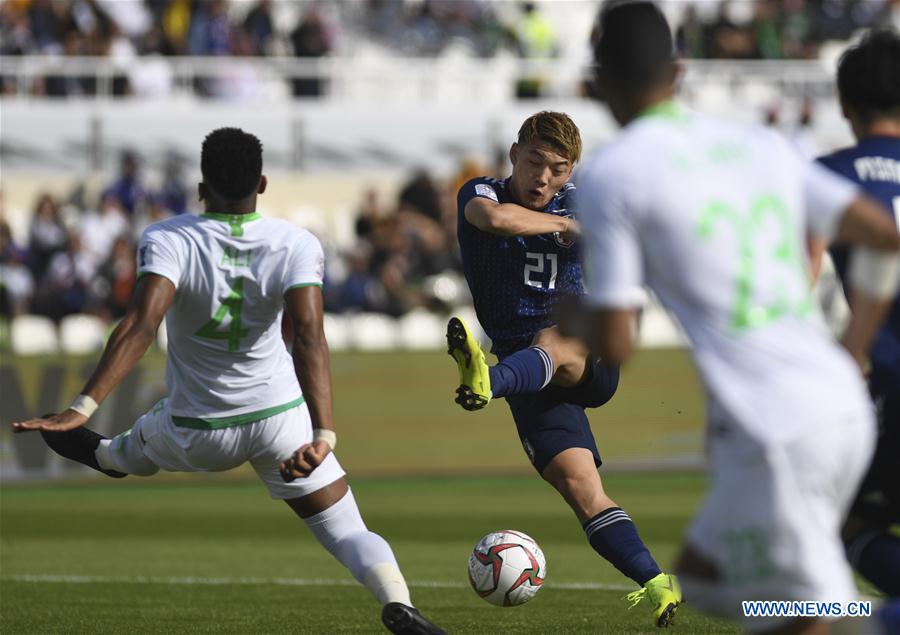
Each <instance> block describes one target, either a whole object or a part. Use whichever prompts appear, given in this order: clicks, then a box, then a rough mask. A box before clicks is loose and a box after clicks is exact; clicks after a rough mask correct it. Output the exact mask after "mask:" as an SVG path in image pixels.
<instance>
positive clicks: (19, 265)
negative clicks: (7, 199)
mask: <svg viewBox="0 0 900 635" xmlns="http://www.w3.org/2000/svg"><path fill="white" fill-rule="evenodd" d="M27 258H28V253H27V252H26V251H25V250H24V249H22V248H21V247H19V246H17V245H16V244H15V242H14V241H13V237H12V232H10V229H9V223H7V222H6V220H5V219H3V218H2V216H0V315H2V316H4V317H10V316H13V315H18V314H20V313H25V312H26V311H27V309H28V302H29V301H30V300H31V296H32V294H33V293H34V277H33V276H32V275H31V271H29V270H28V267H27V266H26V262H27Z"/></svg>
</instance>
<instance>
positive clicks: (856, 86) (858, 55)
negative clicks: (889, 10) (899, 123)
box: [837, 29, 900, 122]
mask: <svg viewBox="0 0 900 635" xmlns="http://www.w3.org/2000/svg"><path fill="white" fill-rule="evenodd" d="M837 85H838V92H840V94H841V99H842V100H843V102H844V104H845V105H846V106H847V107H848V108H849V109H850V110H852V111H853V113H854V114H856V115H857V116H859V117H860V118H862V119H863V121H865V122H870V121H872V120H873V119H877V118H878V117H885V116H887V117H896V116H900V34H898V33H897V31H895V30H893V29H877V30H873V31H869V32H868V33H867V34H866V35H865V36H864V37H863V38H862V40H860V42H859V43H858V44H856V45H854V46H851V47H850V48H848V49H847V50H846V51H844V54H843V55H841V59H840V61H839V62H838V72H837Z"/></svg>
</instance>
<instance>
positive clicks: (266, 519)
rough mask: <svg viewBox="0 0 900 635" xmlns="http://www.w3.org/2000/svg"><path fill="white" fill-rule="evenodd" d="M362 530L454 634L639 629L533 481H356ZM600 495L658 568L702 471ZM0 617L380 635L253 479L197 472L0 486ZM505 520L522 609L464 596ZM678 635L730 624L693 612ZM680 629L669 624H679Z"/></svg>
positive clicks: (350, 591) (60, 628)
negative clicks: (540, 554)
mask: <svg viewBox="0 0 900 635" xmlns="http://www.w3.org/2000/svg"><path fill="white" fill-rule="evenodd" d="M351 482H352V485H353V488H354V493H355V496H356V497H357V500H358V502H359V504H360V507H361V509H362V512H363V515H364V517H365V518H366V520H367V522H368V524H369V526H370V527H371V528H372V529H373V530H375V531H378V532H379V533H381V534H382V535H384V536H385V537H386V538H387V539H388V540H389V541H390V542H391V544H392V546H393V548H394V550H395V552H396V554H397V557H398V559H399V560H400V564H401V566H402V568H403V569H404V572H405V575H406V577H407V578H408V580H409V582H410V583H411V588H412V592H413V598H414V601H415V602H416V603H417V604H418V605H419V607H420V608H421V609H422V610H423V612H425V613H426V614H427V615H429V616H430V617H431V618H432V619H434V620H435V621H436V622H438V623H440V624H441V625H442V626H443V627H444V628H446V629H447V631H448V632H450V633H473V634H481V633H549V632H555V633H641V632H651V631H654V630H655V629H654V628H652V626H651V617H650V614H649V613H648V609H647V608H646V607H645V606H643V605H638V606H637V607H635V608H634V609H631V610H628V609H627V603H626V602H625V600H624V599H623V597H624V595H625V594H626V593H627V592H628V591H629V590H632V585H631V584H630V582H629V581H628V580H626V579H625V578H624V577H623V576H621V575H620V574H619V573H618V572H617V571H615V570H614V569H613V568H612V567H611V566H610V565H609V564H607V563H606V562H604V561H602V560H601V559H600V558H599V557H598V556H596V555H595V554H594V553H593V552H592V551H591V549H590V547H589V546H588V545H587V542H586V541H585V539H584V535H583V534H582V532H581V531H580V529H579V527H578V524H577V522H576V521H575V519H574V518H573V517H572V516H571V513H570V512H569V511H568V509H567V508H565V506H564V504H563V503H562V501H561V500H560V499H558V497H557V495H556V494H555V493H554V492H552V491H551V490H550V488H549V486H547V485H545V484H544V483H542V482H541V481H539V480H538V479H537V478H534V477H533V476H531V475H511V476H468V477H467V476H459V477H437V478H417V479H411V478H398V477H391V478H381V479H379V478H363V479H353V480H352V481H351ZM607 487H608V489H609V490H610V491H611V492H614V495H615V496H616V498H617V501H618V502H619V503H620V504H621V505H622V506H623V507H625V509H627V510H628V511H629V512H630V513H631V515H632V516H633V517H634V518H635V520H636V522H637V523H638V527H639V529H640V531H641V533H642V535H643V537H644V539H645V540H646V541H647V543H648V545H649V547H650V548H651V550H652V551H653V552H654V554H655V556H656V558H657V559H658V560H659V561H660V562H661V563H670V562H671V561H672V558H673V556H674V554H675V552H676V549H677V547H678V543H679V540H680V536H681V533H682V531H683V529H684V527H685V526H686V523H687V522H688V520H689V517H690V514H691V512H692V510H693V509H694V508H695V507H696V505H697V504H698V501H699V499H700V497H701V495H702V490H703V488H704V479H703V477H701V476H700V475H696V474H683V473H682V474H668V473H659V474H636V475H632V474H611V475H609V476H608V477H607ZM0 493H2V505H3V513H2V516H0V535H2V550H0V572H2V573H0V598H2V600H0V607H2V608H0V611H2V628H0V630H2V631H3V632H6V633H63V632H66V633H71V632H85V633H87V632H91V633H101V632H102V633H136V632H154V633H160V632H165V633H195V632H220V633H250V632H254V633H282V632H283V633H377V632H383V631H382V630H381V627H380V623H379V621H378V610H377V606H376V604H375V602H374V600H372V599H370V597H369V596H368V594H367V592H366V591H365V590H364V589H363V588H362V587H360V586H358V585H356V584H355V583H354V582H353V580H352V578H351V577H350V575H349V574H348V573H347V572H346V571H345V570H344V569H343V568H342V567H341V566H340V565H339V564H338V563H337V562H336V561H334V560H333V559H332V558H331V556H330V555H328V554H327V553H326V552H325V550H324V549H322V548H321V547H320V546H319V545H318V543H317V542H316V541H315V540H314V539H313V537H312V535H311V534H310V533H309V531H308V530H307V529H306V527H305V526H304V525H303V524H302V523H301V522H300V521H299V520H298V519H297V518H295V517H294V516H293V514H292V513H291V512H290V510H289V509H288V508H287V506H286V505H284V504H282V503H280V502H277V501H272V500H270V499H268V496H267V494H266V492H265V490H264V488H263V487H262V485H260V484H257V483H252V482H244V481H235V480H234V479H228V478H222V477H214V476H213V477H211V476H197V477H195V478H192V479H190V480H186V479H181V478H173V477H166V476H163V477H158V478H154V479H145V480H142V479H136V478H135V479H127V480H125V481H116V482H113V481H108V482H107V481H99V482H95V481H91V482H77V483H69V484H65V485H29V486H5V487H4V488H3V489H2V492H0ZM503 528H515V529H519V530H522V531H525V532H527V533H528V534H530V535H531V536H533V537H535V538H536V539H537V540H538V541H539V542H540V543H541V545H542V547H543V549H544V551H545V554H546V556H547V563H548V565H547V566H548V576H547V582H546V586H545V588H544V589H542V590H541V592H540V593H539V594H538V595H537V597H536V598H535V599H534V600H532V601H531V602H530V603H528V604H526V605H524V606H521V607H515V608H506V609H501V608H497V607H493V606H490V605H488V604H487V603H485V602H484V601H482V600H481V599H479V598H478V597H477V596H476V595H475V593H474V592H473V591H472V590H471V589H470V588H468V582H467V579H466V573H465V571H466V558H467V557H468V553H469V550H470V549H471V548H472V546H473V545H474V543H475V542H476V541H477V540H478V539H479V538H480V537H481V536H482V535H483V534H485V533H487V532H489V531H492V530H496V529H503ZM676 627H677V631H680V632H683V633H698V632H709V633H728V632H737V631H736V630H734V629H731V628H730V627H729V626H728V625H725V624H723V623H721V622H717V621H714V620H710V619H708V618H706V617H703V616H700V615H698V614H697V613H694V612H692V611H691V610H690V608H689V607H684V609H683V610H682V611H681V612H680V614H679V619H678V623H677V625H676ZM677 631H676V632H677Z"/></svg>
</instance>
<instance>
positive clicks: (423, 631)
mask: <svg viewBox="0 0 900 635" xmlns="http://www.w3.org/2000/svg"><path fill="white" fill-rule="evenodd" d="M381 622H382V624H384V625H385V627H386V628H387V629H388V630H389V631H390V632H392V633H394V634H395V635H446V633H445V632H444V631H443V630H441V629H440V628H438V627H437V626H435V625H434V624H432V623H431V622H429V621H428V620H426V619H425V618H424V617H422V614H421V613H419V611H417V610H416V609H414V608H413V607H411V606H407V605H405V604H402V603H400V602H388V603H387V604H385V605H384V608H383V609H382V610H381Z"/></svg>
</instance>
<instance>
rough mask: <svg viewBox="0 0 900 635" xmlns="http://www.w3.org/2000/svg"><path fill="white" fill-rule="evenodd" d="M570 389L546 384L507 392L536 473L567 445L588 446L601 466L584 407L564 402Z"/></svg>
mask: <svg viewBox="0 0 900 635" xmlns="http://www.w3.org/2000/svg"><path fill="white" fill-rule="evenodd" d="M569 392H571V389H566V388H559V387H557V386H547V387H546V388H544V390H542V391H540V392H536V393H527V394H521V395H509V396H507V397H506V403H508V404H509V409H510V410H512V415H513V419H515V422H516V428H517V429H518V431H519V440H520V441H521V442H522V447H523V448H524V449H525V453H526V454H527V455H528V458H529V459H530V460H531V464H532V465H534V469H536V470H537V471H538V472H539V473H542V472H543V471H544V468H546V467H547V464H548V463H550V461H551V460H552V459H553V457H555V456H556V455H557V454H559V453H560V452H562V451H563V450H568V449H569V448H587V449H588V450H590V451H591V454H593V455H594V464H595V465H597V467H600V463H601V461H600V451H599V450H598V449H597V442H596V441H595V440H594V434H593V432H591V426H590V423H589V422H588V418H587V415H586V414H585V412H584V407H583V406H579V405H577V404H574V403H571V401H567V399H570V398H571V397H572V395H567V393H569Z"/></svg>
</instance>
